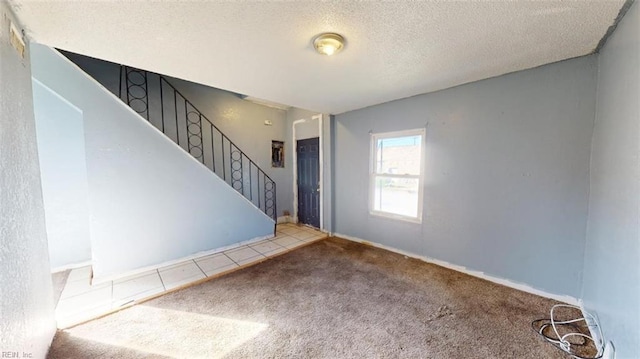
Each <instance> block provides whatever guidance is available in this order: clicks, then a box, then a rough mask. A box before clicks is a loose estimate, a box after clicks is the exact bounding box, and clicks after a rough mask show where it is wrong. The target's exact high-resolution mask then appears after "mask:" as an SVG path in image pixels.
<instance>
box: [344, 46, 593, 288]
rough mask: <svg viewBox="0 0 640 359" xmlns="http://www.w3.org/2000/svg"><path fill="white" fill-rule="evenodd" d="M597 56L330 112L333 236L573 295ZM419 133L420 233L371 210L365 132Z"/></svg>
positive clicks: (579, 263)
mask: <svg viewBox="0 0 640 359" xmlns="http://www.w3.org/2000/svg"><path fill="white" fill-rule="evenodd" d="M595 75H596V59H595V57H594V56H589V57H582V58H578V59H573V60H568V61H564V62H560V63H555V64H551V65H547V66H542V67H539V68H535V69H531V70H527V71H522V72H518V73H514V74H509V75H505V76H501V77H498V78H493V79H488V80H484V81H479V82H475V83H471V84H467V85H463V86H458V87H455V88H451V89H448V90H443V91H439V92H435V93H430V94H425V95H420V96H416V97H412V98H408V99H403V100H398V101H393V102H389V103H385V104H381V105H378V106H373V107H369V108H365V109H361V110H357V111H352V112H348V113H345V114H342V115H337V116H336V120H335V126H336V128H335V129H334V131H335V148H334V151H335V182H334V188H335V191H334V192H335V193H334V194H335V203H334V208H335V231H336V232H337V233H340V234H346V235H350V236H354V237H359V238H362V239H366V240H369V241H373V242H377V243H380V244H384V245H387V246H390V247H394V248H397V249H401V250H404V251H408V252H411V253H415V254H419V255H424V256H427V257H431V258H435V259H439V260H444V261H447V262H450V263H452V264H456V265H461V266H465V267H467V268H469V269H472V270H477V271H482V272H485V273H487V274H489V275H493V276H497V277H501V278H506V279H510V280H512V281H515V282H521V283H526V284H529V285H531V286H533V287H535V288H537V289H541V290H544V291H547V292H550V293H554V294H564V295H570V296H573V297H578V296H579V295H580V288H581V281H582V278H581V273H582V262H583V250H584V238H585V228H586V220H587V200H588V189H589V182H588V181H589V148H590V142H591V136H592V126H593V120H594V113H595V88H596V87H595V78H596V76H595ZM425 126H426V177H425V183H424V186H425V187H424V199H423V200H424V213H423V219H422V224H412V223H408V222H403V221H397V220H393V219H385V218H380V217H373V216H371V215H370V214H369V212H368V185H367V184H368V171H369V141H370V135H369V133H370V131H372V132H374V133H376V132H388V131H398V130H408V129H416V128H423V127H425Z"/></svg>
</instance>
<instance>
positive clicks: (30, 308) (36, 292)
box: [0, 1, 55, 358]
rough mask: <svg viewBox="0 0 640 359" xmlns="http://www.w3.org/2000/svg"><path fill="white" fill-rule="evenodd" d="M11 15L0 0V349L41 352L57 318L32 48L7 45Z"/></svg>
mask: <svg viewBox="0 0 640 359" xmlns="http://www.w3.org/2000/svg"><path fill="white" fill-rule="evenodd" d="M9 19H11V20H12V21H14V22H15V21H16V20H15V18H14V16H13V14H12V13H11V11H10V9H9V8H8V7H7V5H6V3H5V2H4V1H0V238H1V241H2V243H1V245H0V318H2V319H1V320H0V351H2V352H5V351H7V352H20V355H21V356H22V353H23V352H25V353H31V354H32V356H33V358H44V357H45V355H46V353H47V350H48V348H49V345H50V343H51V339H52V338H53V334H54V333H55V321H54V316H53V308H54V305H53V291H52V286H51V272H50V268H49V254H48V251H47V237H46V228H45V219H44V205H43V202H42V192H41V188H40V170H39V167H38V152H37V146H36V127H35V121H34V116H33V102H32V94H31V69H30V65H29V57H30V53H29V49H27V50H26V55H25V58H24V59H21V58H20V56H19V55H18V54H17V53H16V51H15V50H14V49H13V48H12V47H11V46H10V45H9V36H8V35H9V34H8V32H7V29H9ZM16 26H17V28H18V29H21V28H20V25H19V24H16Z"/></svg>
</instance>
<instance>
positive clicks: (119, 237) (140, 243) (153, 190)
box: [32, 44, 274, 281]
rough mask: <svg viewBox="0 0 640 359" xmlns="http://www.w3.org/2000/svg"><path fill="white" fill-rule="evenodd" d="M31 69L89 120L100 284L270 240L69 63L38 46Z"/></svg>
mask: <svg viewBox="0 0 640 359" xmlns="http://www.w3.org/2000/svg"><path fill="white" fill-rule="evenodd" d="M32 68H33V77H34V79H36V80H37V81H39V82H40V83H42V84H43V85H44V86H46V87H48V88H49V89H51V90H52V91H54V92H55V93H57V94H58V95H59V96H61V97H63V98H64V99H65V100H67V101H69V102H70V103H71V104H73V105H74V106H76V107H77V108H79V109H80V110H81V111H82V113H83V125H84V136H85V157H86V168H87V182H88V188H89V212H90V218H91V219H90V233H91V253H92V261H93V271H94V278H95V279H96V280H97V281H100V280H106V279H109V278H111V277H115V276H120V275H123V274H125V273H130V272H132V271H136V270H139V269H141V268H144V267H148V266H154V265H157V264H160V263H166V262H170V261H173V260H177V259H179V258H183V257H186V256H190V255H193V254H195V253H198V252H202V251H207V250H211V249H215V248H220V247H224V246H229V245H232V244H235V243H237V242H241V241H246V240H250V239H253V238H257V237H266V236H269V235H271V234H272V233H273V230H274V221H273V220H272V219H271V218H269V217H268V216H266V215H265V214H264V213H263V212H261V211H260V210H259V209H257V208H256V207H254V206H253V205H252V204H251V203H250V202H249V201H248V200H246V199H245V198H244V197H243V196H242V195H241V194H239V193H238V192H236V191H235V190H233V189H232V188H231V187H229V186H228V185H227V184H226V183H225V182H224V181H222V180H221V179H220V178H219V177H218V176H216V175H215V174H214V173H212V172H211V171H209V170H208V169H207V168H206V167H205V166H203V165H202V164H201V163H199V162H197V161H196V160H195V159H194V158H193V157H191V156H190V155H189V154H188V153H186V152H184V151H183V150H182V149H181V148H180V147H178V146H177V145H176V144H175V143H173V142H172V141H171V140H170V139H168V138H167V137H166V136H164V135H163V134H162V133H161V132H160V131H158V130H156V129H155V128H154V127H153V126H152V125H151V124H149V123H148V122H147V121H145V120H143V119H142V118H141V117H140V116H138V115H137V114H136V113H135V112H133V111H132V110H131V109H130V108H129V107H128V106H126V105H125V104H123V103H122V102H121V101H120V100H119V99H118V98H117V97H115V96H114V95H113V94H112V93H110V92H109V91H108V90H107V89H105V88H104V87H102V86H101V85H100V84H99V83H97V82H96V81H95V80H93V79H92V78H91V77H89V76H88V75H86V74H85V73H84V72H82V71H81V70H80V69H79V68H78V67H77V66H76V65H74V64H73V63H72V62H70V61H69V60H68V59H66V58H65V57H64V56H62V55H60V54H59V53H57V52H56V51H55V50H53V49H51V48H48V47H46V46H42V45H38V44H32ZM60 140H61V141H64V138H61V139H60Z"/></svg>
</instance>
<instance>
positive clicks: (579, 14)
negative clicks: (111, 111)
mask: <svg viewBox="0 0 640 359" xmlns="http://www.w3.org/2000/svg"><path fill="white" fill-rule="evenodd" d="M623 3H624V0H610V1H586V0H582V1H560V0H552V1H517V2H513V1H509V2H502V1H500V2H498V1H491V2H483V1H473V2H472V1H468V2H445V1H440V2H405V1H402V2H344V1H343V2H180V1H172V2H154V3H150V2H136V1H128V2H121V1H101V2H88V1H82V2H77V1H74V2H55V1H44V2H35V1H30V0H12V1H11V4H12V5H13V6H14V8H15V10H16V12H17V15H18V16H19V17H20V18H21V20H22V22H23V23H25V24H26V30H27V33H28V35H29V36H31V37H32V38H33V39H34V40H35V41H37V42H40V43H43V44H46V45H49V46H53V47H58V48H61V49H65V50H69V51H73V52H77V53H81V54H85V55H89V56H93V57H97V58H101V59H105V60H109V61H113V62H118V63H124V64H128V65H131V66H135V67H140V68H144V69H147V70H151V71H155V72H159V73H163V74H167V75H170V76H174V77H179V78H183V79H187V80H190V81H194V82H199V83H202V84H206V85H209V86H213V87H217V88H221V89H225V90H229V91H233V92H237V93H241V94H246V95H250V96H253V97H258V98H263V99H266V100H270V101H273V102H278V103H282V104H286V105H292V106H296V107H301V108H306V109H310V110H314V111H320V112H325V113H333V114H337V113H341V112H345V111H349V110H353V109H358V108H362V107H366V106H370V105H374V104H378V103H381V102H386V101H390V100H394V99H398V98H403V97H408V96H412V95H416V94H420V93H425V92H431V91H435V90H439V89H443V88H448V87H452V86H455V85H459V84H462V83H467V82H472V81H476V80H480V79H484V78H489V77H493V76H497V75H501V74H504V73H509V72H513V71H517V70H522V69H527V68H532V67H535V66H539V65H542V64H546V63H550V62H555V61H559V60H563V59H567V58H572V57H576V56H581V55H585V54H588V53H591V52H592V51H593V50H594V49H595V48H596V46H597V45H598V42H599V41H600V39H601V38H602V37H603V35H604V34H605V33H606V31H607V28H608V27H609V26H611V25H612V24H613V22H614V19H615V18H616V16H617V14H618V11H619V10H620V8H621V7H622V5H623ZM325 31H332V32H338V33H340V34H342V35H344V37H345V38H346V40H347V45H346V48H345V49H344V50H343V51H342V52H341V53H339V54H337V55H335V56H332V57H326V56H320V55H317V54H316V53H315V52H314V50H313V47H312V45H311V40H312V38H313V37H314V36H315V35H317V34H318V33H321V32H325Z"/></svg>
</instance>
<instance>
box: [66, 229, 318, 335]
mask: <svg viewBox="0 0 640 359" xmlns="http://www.w3.org/2000/svg"><path fill="white" fill-rule="evenodd" d="M326 236H327V235H326V234H325V233H322V232H320V231H318V230H315V229H312V228H309V227H304V226H298V225H295V224H290V223H287V224H279V225H278V227H277V229H276V236H275V237H273V238H270V239H266V240H263V241H260V242H255V243H251V244H248V245H242V246H239V247H236V248H232V249H228V250H225V251H222V252H219V253H215V254H211V255H206V256H202V257H199V258H196V259H193V260H186V261H184V262H181V263H178V264H174V265H170V266H166V267H161V268H158V269H155V270H151V271H148V272H145V273H140V274H136V275H134V276H131V277H125V278H121V279H118V280H114V281H109V282H105V283H100V284H96V285H90V284H89V281H90V276H91V267H90V266H87V267H82V268H77V269H73V270H72V271H71V273H69V277H68V279H67V283H66V285H65V287H64V289H63V290H62V294H61V296H60V301H59V302H58V306H57V307H56V321H57V323H58V328H66V327H69V326H72V325H74V324H77V323H80V322H84V321H86V320H89V319H92V318H95V317H98V316H101V315H103V314H106V313H109V312H111V311H113V310H117V309H119V308H121V307H124V306H127V305H131V304H134V303H135V302H136V301H141V300H144V299H146V298H149V297H152V296H155V295H157V294H160V293H163V292H168V291H171V290H172V289H175V288H178V287H180V286H184V285H186V284H189V283H192V282H195V281H198V280H201V279H203V278H206V277H211V276H215V275H220V274H221V273H224V272H228V271H231V270H233V269H235V268H238V267H240V266H245V265H250V264H252V263H257V262H261V261H263V260H265V259H266V258H270V257H273V256H276V255H278V254H282V253H283V252H287V251H290V250H292V249H295V248H297V247H299V246H302V245H304V244H307V243H310V242H313V241H317V240H320V239H322V238H325V237H326Z"/></svg>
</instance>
